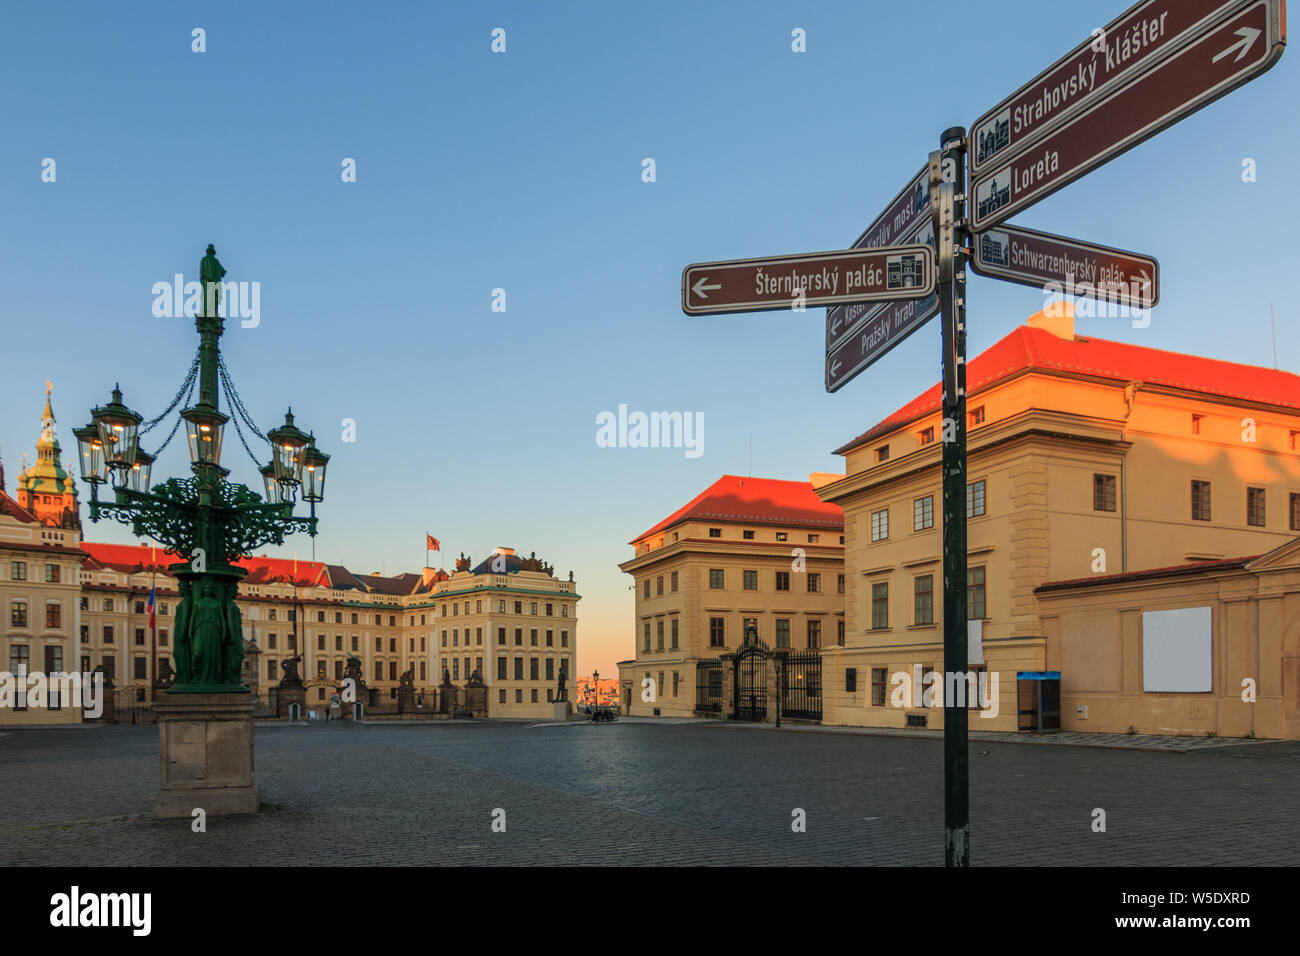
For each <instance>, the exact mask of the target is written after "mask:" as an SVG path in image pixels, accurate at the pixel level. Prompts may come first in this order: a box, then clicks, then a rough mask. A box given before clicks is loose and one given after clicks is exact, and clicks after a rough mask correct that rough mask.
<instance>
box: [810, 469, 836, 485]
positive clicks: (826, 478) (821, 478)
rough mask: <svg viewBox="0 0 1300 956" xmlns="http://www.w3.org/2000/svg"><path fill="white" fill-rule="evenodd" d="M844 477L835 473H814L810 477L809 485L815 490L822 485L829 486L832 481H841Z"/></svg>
mask: <svg viewBox="0 0 1300 956" xmlns="http://www.w3.org/2000/svg"><path fill="white" fill-rule="evenodd" d="M843 477H844V476H843V475H841V474H837V473H836V472H833V471H814V472H813V473H812V474H811V475H809V476H808V483H809V484H810V485H812V486H813V488H814V489H817V488H820V487H821V486H822V485H829V484H830V483H831V482H832V481H839V480H840V479H841V478H843Z"/></svg>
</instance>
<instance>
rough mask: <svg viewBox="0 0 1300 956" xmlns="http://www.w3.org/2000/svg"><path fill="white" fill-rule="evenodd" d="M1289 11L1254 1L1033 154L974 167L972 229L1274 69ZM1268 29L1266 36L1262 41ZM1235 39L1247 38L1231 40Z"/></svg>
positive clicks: (1273, 2) (1275, 0)
mask: <svg viewBox="0 0 1300 956" xmlns="http://www.w3.org/2000/svg"><path fill="white" fill-rule="evenodd" d="M1284 13H1285V3H1284V2H1283V0H1259V2H1257V3H1252V4H1249V5H1248V6H1246V7H1245V9H1243V10H1242V11H1241V12H1240V13H1238V14H1237V15H1235V16H1233V17H1232V18H1231V19H1229V20H1228V21H1227V22H1225V23H1220V24H1218V25H1216V26H1214V27H1212V28H1211V29H1210V30H1209V31H1207V32H1206V33H1204V34H1203V35H1201V36H1199V37H1197V38H1196V39H1194V40H1192V41H1190V42H1189V43H1188V44H1187V45H1186V46H1184V47H1181V48H1179V49H1177V50H1175V51H1173V52H1171V53H1169V55H1168V57H1167V58H1166V59H1163V60H1161V61H1160V62H1158V63H1155V64H1153V65H1152V67H1151V68H1150V69H1149V70H1148V71H1147V72H1145V73H1141V74H1139V75H1137V76H1135V77H1134V78H1133V79H1132V80H1131V81H1129V82H1128V83H1126V84H1124V85H1123V86H1122V87H1118V88H1115V89H1113V90H1112V91H1111V92H1110V93H1109V94H1108V95H1107V96H1105V97H1103V98H1102V99H1100V100H1098V101H1096V102H1095V103H1094V104H1093V105H1092V106H1090V107H1088V108H1086V109H1084V110H1083V111H1082V112H1080V113H1078V114H1077V115H1076V116H1074V117H1072V118H1070V119H1067V120H1065V121H1064V122H1062V123H1060V124H1058V125H1057V126H1055V127H1052V128H1051V130H1050V131H1048V132H1046V133H1044V134H1043V138H1042V139H1041V140H1039V141H1037V142H1036V143H1035V144H1034V147H1033V152H1032V154H1028V153H1027V154H1024V155H1013V156H1012V157H1011V158H1010V159H1009V160H1008V161H1007V164H1006V165H1005V166H1001V167H998V168H988V167H985V169H984V170H983V171H981V172H977V173H974V174H973V175H972V178H971V181H970V187H969V189H970V192H971V193H972V194H973V198H974V202H973V203H972V205H971V212H972V217H971V231H972V232H976V233H982V232H986V231H987V230H989V229H992V228H993V227H995V226H997V225H998V224H999V223H1001V222H1003V221H1005V220H1006V219H1008V218H1010V217H1011V216H1013V215H1015V214H1016V213H1017V212H1019V211H1020V210H1022V209H1026V208H1028V207H1029V206H1032V205H1033V204H1034V203H1036V202H1038V201H1039V200H1040V199H1043V198H1044V197H1046V196H1050V195H1051V194H1052V193H1054V192H1056V191H1057V190H1058V189H1063V188H1064V187H1065V186H1068V185H1069V184H1070V183H1072V182H1074V181H1075V180H1076V179H1078V178H1079V177H1080V176H1083V175H1086V174H1087V173H1090V172H1092V170H1094V169H1096V168H1097V167H1098V166H1101V165H1102V164H1104V163H1108V162H1110V161H1111V160H1112V159H1114V158H1115V157H1116V156H1119V155H1120V154H1121V153H1124V152H1126V151H1127V150H1130V149H1132V148H1133V147H1134V146H1136V145H1138V144H1139V143H1141V142H1144V141H1146V140H1148V139H1150V138H1151V137H1152V136H1154V135H1156V134H1157V133H1159V132H1161V131H1162V130H1165V129H1168V128H1169V127H1170V126H1172V125H1174V124H1175V123H1177V122H1178V121H1179V120H1182V119H1184V118H1185V117H1187V116H1190V115H1191V114H1192V113H1195V112H1196V111H1197V110H1199V109H1201V108H1202V107H1204V106H1207V105H1208V104H1210V103H1212V102H1214V101H1215V100H1216V99H1218V98H1219V97H1221V96H1224V95H1226V94H1228V93H1230V92H1232V91H1233V90H1235V89H1236V88H1237V87H1239V86H1241V85H1242V84H1243V83H1247V82H1249V81H1250V80H1253V79H1254V78H1255V77H1257V76H1259V75H1261V74H1263V73H1265V72H1267V71H1268V69H1269V68H1270V67H1272V66H1273V64H1274V63H1276V62H1277V60H1278V57H1280V56H1281V55H1282V51H1283V50H1284V49H1285V47H1286V20H1285V17H1284V15H1283V14H1284ZM1261 33H1262V34H1263V35H1264V42H1262V43H1256V42H1255V39H1256V38H1257V37H1258V36H1259V34H1261ZM1232 37H1240V39H1238V40H1237V41H1235V42H1232V41H1231V38H1232ZM1224 44H1227V47H1226V49H1225V47H1224ZM1238 51H1239V52H1238ZM1234 52H1236V53H1237V56H1236V57H1235V58H1231V57H1230V55H1231V54H1232V53H1234Z"/></svg>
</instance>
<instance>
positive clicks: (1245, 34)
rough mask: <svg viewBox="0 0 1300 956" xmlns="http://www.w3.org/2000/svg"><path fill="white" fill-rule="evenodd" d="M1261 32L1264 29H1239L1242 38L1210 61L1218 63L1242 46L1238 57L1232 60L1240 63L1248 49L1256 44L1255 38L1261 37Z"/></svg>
mask: <svg viewBox="0 0 1300 956" xmlns="http://www.w3.org/2000/svg"><path fill="white" fill-rule="evenodd" d="M1261 32H1263V31H1260V30H1253V29H1251V28H1250V27H1242V28H1241V29H1240V30H1238V31H1237V36H1239V37H1241V39H1240V40H1238V41H1237V42H1236V43H1234V44H1233V45H1232V46H1230V47H1228V48H1227V49H1226V50H1224V51H1223V52H1222V53H1220V54H1219V55H1218V56H1216V57H1215V58H1214V59H1213V60H1211V61H1210V62H1211V63H1218V62H1219V61H1220V60H1222V59H1223V58H1224V57H1225V56H1227V55H1228V54H1229V53H1231V52H1232V51H1233V50H1235V49H1237V48H1238V47H1240V48H1241V52H1240V53H1238V54H1237V59H1235V60H1233V61H1232V62H1234V63H1240V62H1241V61H1242V60H1243V59H1245V56H1246V51H1248V50H1249V49H1250V48H1251V47H1252V46H1253V45H1254V43H1255V40H1256V39H1257V38H1258V37H1259V35H1260V33H1261Z"/></svg>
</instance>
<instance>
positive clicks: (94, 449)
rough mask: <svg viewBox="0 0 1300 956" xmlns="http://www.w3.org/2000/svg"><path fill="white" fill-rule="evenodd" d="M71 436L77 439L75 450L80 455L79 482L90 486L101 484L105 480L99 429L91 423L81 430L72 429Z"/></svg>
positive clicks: (102, 447) (102, 446) (102, 448)
mask: <svg viewBox="0 0 1300 956" xmlns="http://www.w3.org/2000/svg"><path fill="white" fill-rule="evenodd" d="M72 434H73V435H75V436H76V438H77V449H78V451H80V453H81V480H82V481H84V482H86V483H87V484H92V485H97V484H100V483H102V482H103V481H105V480H106V479H105V477H104V443H103V442H101V441H100V440H99V428H97V427H96V426H95V423H94V422H91V423H90V424H89V425H85V426H83V427H81V428H74V429H73V430H72Z"/></svg>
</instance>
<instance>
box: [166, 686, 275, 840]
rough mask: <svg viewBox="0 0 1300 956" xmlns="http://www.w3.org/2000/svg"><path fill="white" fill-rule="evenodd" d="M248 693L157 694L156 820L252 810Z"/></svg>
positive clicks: (254, 799)
mask: <svg viewBox="0 0 1300 956" xmlns="http://www.w3.org/2000/svg"><path fill="white" fill-rule="evenodd" d="M256 703H257V701H256V699H255V698H254V697H253V695H252V694H162V695H160V696H159V698H158V700H157V701H155V703H154V710H155V711H157V713H158V750H159V756H160V766H161V782H160V786H159V788H158V796H157V797H155V798H154V802H153V816H154V819H155V820H171V819H177V818H182V817H183V818H185V819H190V818H191V817H192V816H193V814H194V811H195V810H196V809H201V810H203V811H204V812H205V813H206V814H207V816H232V815H235V814H246V813H256V812H257V805H258V788H257V778H256V777H255V776H254V775H253V708H254V707H255V706H256Z"/></svg>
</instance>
